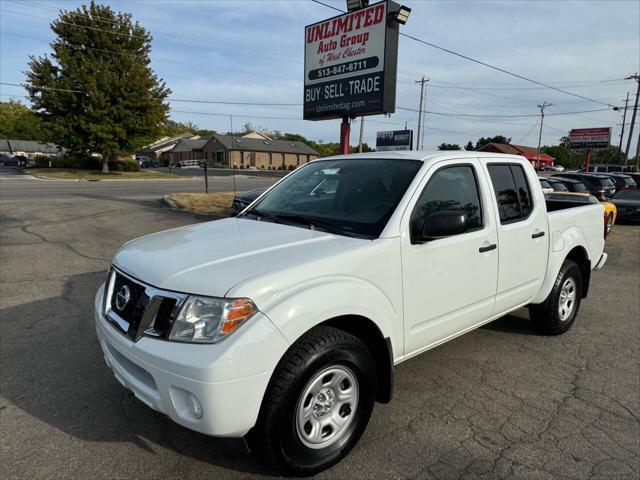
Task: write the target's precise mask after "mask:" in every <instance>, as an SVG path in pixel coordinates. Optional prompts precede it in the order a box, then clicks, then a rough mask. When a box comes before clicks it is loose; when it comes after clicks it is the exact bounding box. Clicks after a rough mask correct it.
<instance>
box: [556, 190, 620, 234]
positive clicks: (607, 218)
mask: <svg viewBox="0 0 640 480" xmlns="http://www.w3.org/2000/svg"><path fill="white" fill-rule="evenodd" d="M550 195H553V196H554V198H558V197H561V196H565V195H566V196H572V197H582V198H585V199H586V200H587V201H588V202H589V203H599V204H600V205H602V206H603V208H604V236H605V237H606V236H607V235H609V233H610V232H611V230H612V229H613V225H614V224H615V223H616V216H617V215H618V210H617V209H616V206H615V205H614V204H613V203H610V202H601V201H600V200H598V199H597V198H596V197H595V196H593V195H591V194H590V193H578V192H553V193H550Z"/></svg>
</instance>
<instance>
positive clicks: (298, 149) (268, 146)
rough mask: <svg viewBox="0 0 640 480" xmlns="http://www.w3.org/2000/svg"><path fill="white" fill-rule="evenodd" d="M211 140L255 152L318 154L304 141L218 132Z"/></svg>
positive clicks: (227, 146)
mask: <svg viewBox="0 0 640 480" xmlns="http://www.w3.org/2000/svg"><path fill="white" fill-rule="evenodd" d="M210 141H211V142H212V143H215V142H219V143H221V144H222V145H223V146H224V147H225V148H226V149H227V150H250V151H254V152H272V153H300V154H304V155H318V152H316V151H315V150H314V149H313V148H311V147H310V146H309V145H307V144H306V143H304V142H293V141H288V140H267V139H261V138H249V137H237V136H232V135H220V134H218V133H214V134H213V135H211V137H210Z"/></svg>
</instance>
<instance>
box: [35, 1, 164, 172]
mask: <svg viewBox="0 0 640 480" xmlns="http://www.w3.org/2000/svg"><path fill="white" fill-rule="evenodd" d="M51 29H52V30H53V32H54V33H55V34H56V38H55V39H54V41H53V42H52V43H51V48H52V52H51V54H50V56H49V55H45V56H44V57H40V58H35V57H33V56H31V57H30V62H29V68H30V70H29V71H28V72H27V90H28V92H29V97H30V99H31V102H32V103H33V106H34V110H36V111H37V112H38V115H39V116H40V118H41V119H42V120H43V122H44V124H45V126H46V128H47V129H49V131H50V132H51V138H52V139H53V141H54V143H56V144H59V145H61V146H63V147H66V148H68V149H69V150H70V152H71V153H75V154H82V153H99V154H101V155H102V170H103V172H108V171H109V166H108V162H109V161H110V160H112V159H114V158H115V157H116V156H118V155H122V154H127V153H132V152H134V151H135V150H137V149H138V148H140V147H142V146H143V145H145V144H147V143H149V142H150V141H151V140H153V139H154V137H155V136H157V135H158V133H160V131H161V126H162V124H164V123H165V122H166V121H167V113H168V111H169V105H168V104H166V103H165V102H164V100H165V99H166V98H167V97H168V95H169V94H170V93H171V91H170V90H169V89H168V88H167V87H166V85H165V83H164V81H162V80H161V79H159V78H158V77H157V76H156V75H155V73H154V72H153V70H152V69H151V67H150V63H151V60H150V58H149V53H150V52H151V35H150V34H149V33H148V32H147V30H145V29H144V28H143V27H141V26H140V25H139V24H138V23H137V22H133V20H132V17H131V15H130V14H128V13H121V12H118V13H116V12H114V11H113V10H111V8H110V7H108V6H104V5H99V4H96V3H95V2H93V1H92V2H91V4H90V5H89V6H88V7H87V6H82V7H81V8H79V9H77V10H74V11H62V12H61V13H60V15H59V17H58V19H56V20H54V21H53V23H52V24H51Z"/></svg>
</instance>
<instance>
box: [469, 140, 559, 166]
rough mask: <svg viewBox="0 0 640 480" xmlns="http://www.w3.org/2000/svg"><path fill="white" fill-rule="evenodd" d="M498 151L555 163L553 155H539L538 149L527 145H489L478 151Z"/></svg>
mask: <svg viewBox="0 0 640 480" xmlns="http://www.w3.org/2000/svg"><path fill="white" fill-rule="evenodd" d="M492 150H496V151H498V152H500V153H507V154H510V155H522V156H523V157H525V158H526V159H527V160H536V159H538V160H540V161H541V162H544V163H549V162H553V161H554V160H555V158H554V157H552V156H551V155H547V154H546V153H541V154H540V155H538V149H537V148H534V147H527V146H525V145H512V144H510V143H488V144H486V145H484V146H483V147H481V148H479V149H478V151H480V152H486V151H492Z"/></svg>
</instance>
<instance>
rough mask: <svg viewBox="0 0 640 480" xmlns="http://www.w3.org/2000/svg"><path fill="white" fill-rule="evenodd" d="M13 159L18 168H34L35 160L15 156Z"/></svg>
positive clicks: (23, 156)
mask: <svg viewBox="0 0 640 480" xmlns="http://www.w3.org/2000/svg"><path fill="white" fill-rule="evenodd" d="M13 159H14V160H15V161H16V164H17V166H18V167H20V168H32V167H35V166H36V161H35V159H33V158H31V157H27V156H25V155H16V156H14V157H13Z"/></svg>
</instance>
